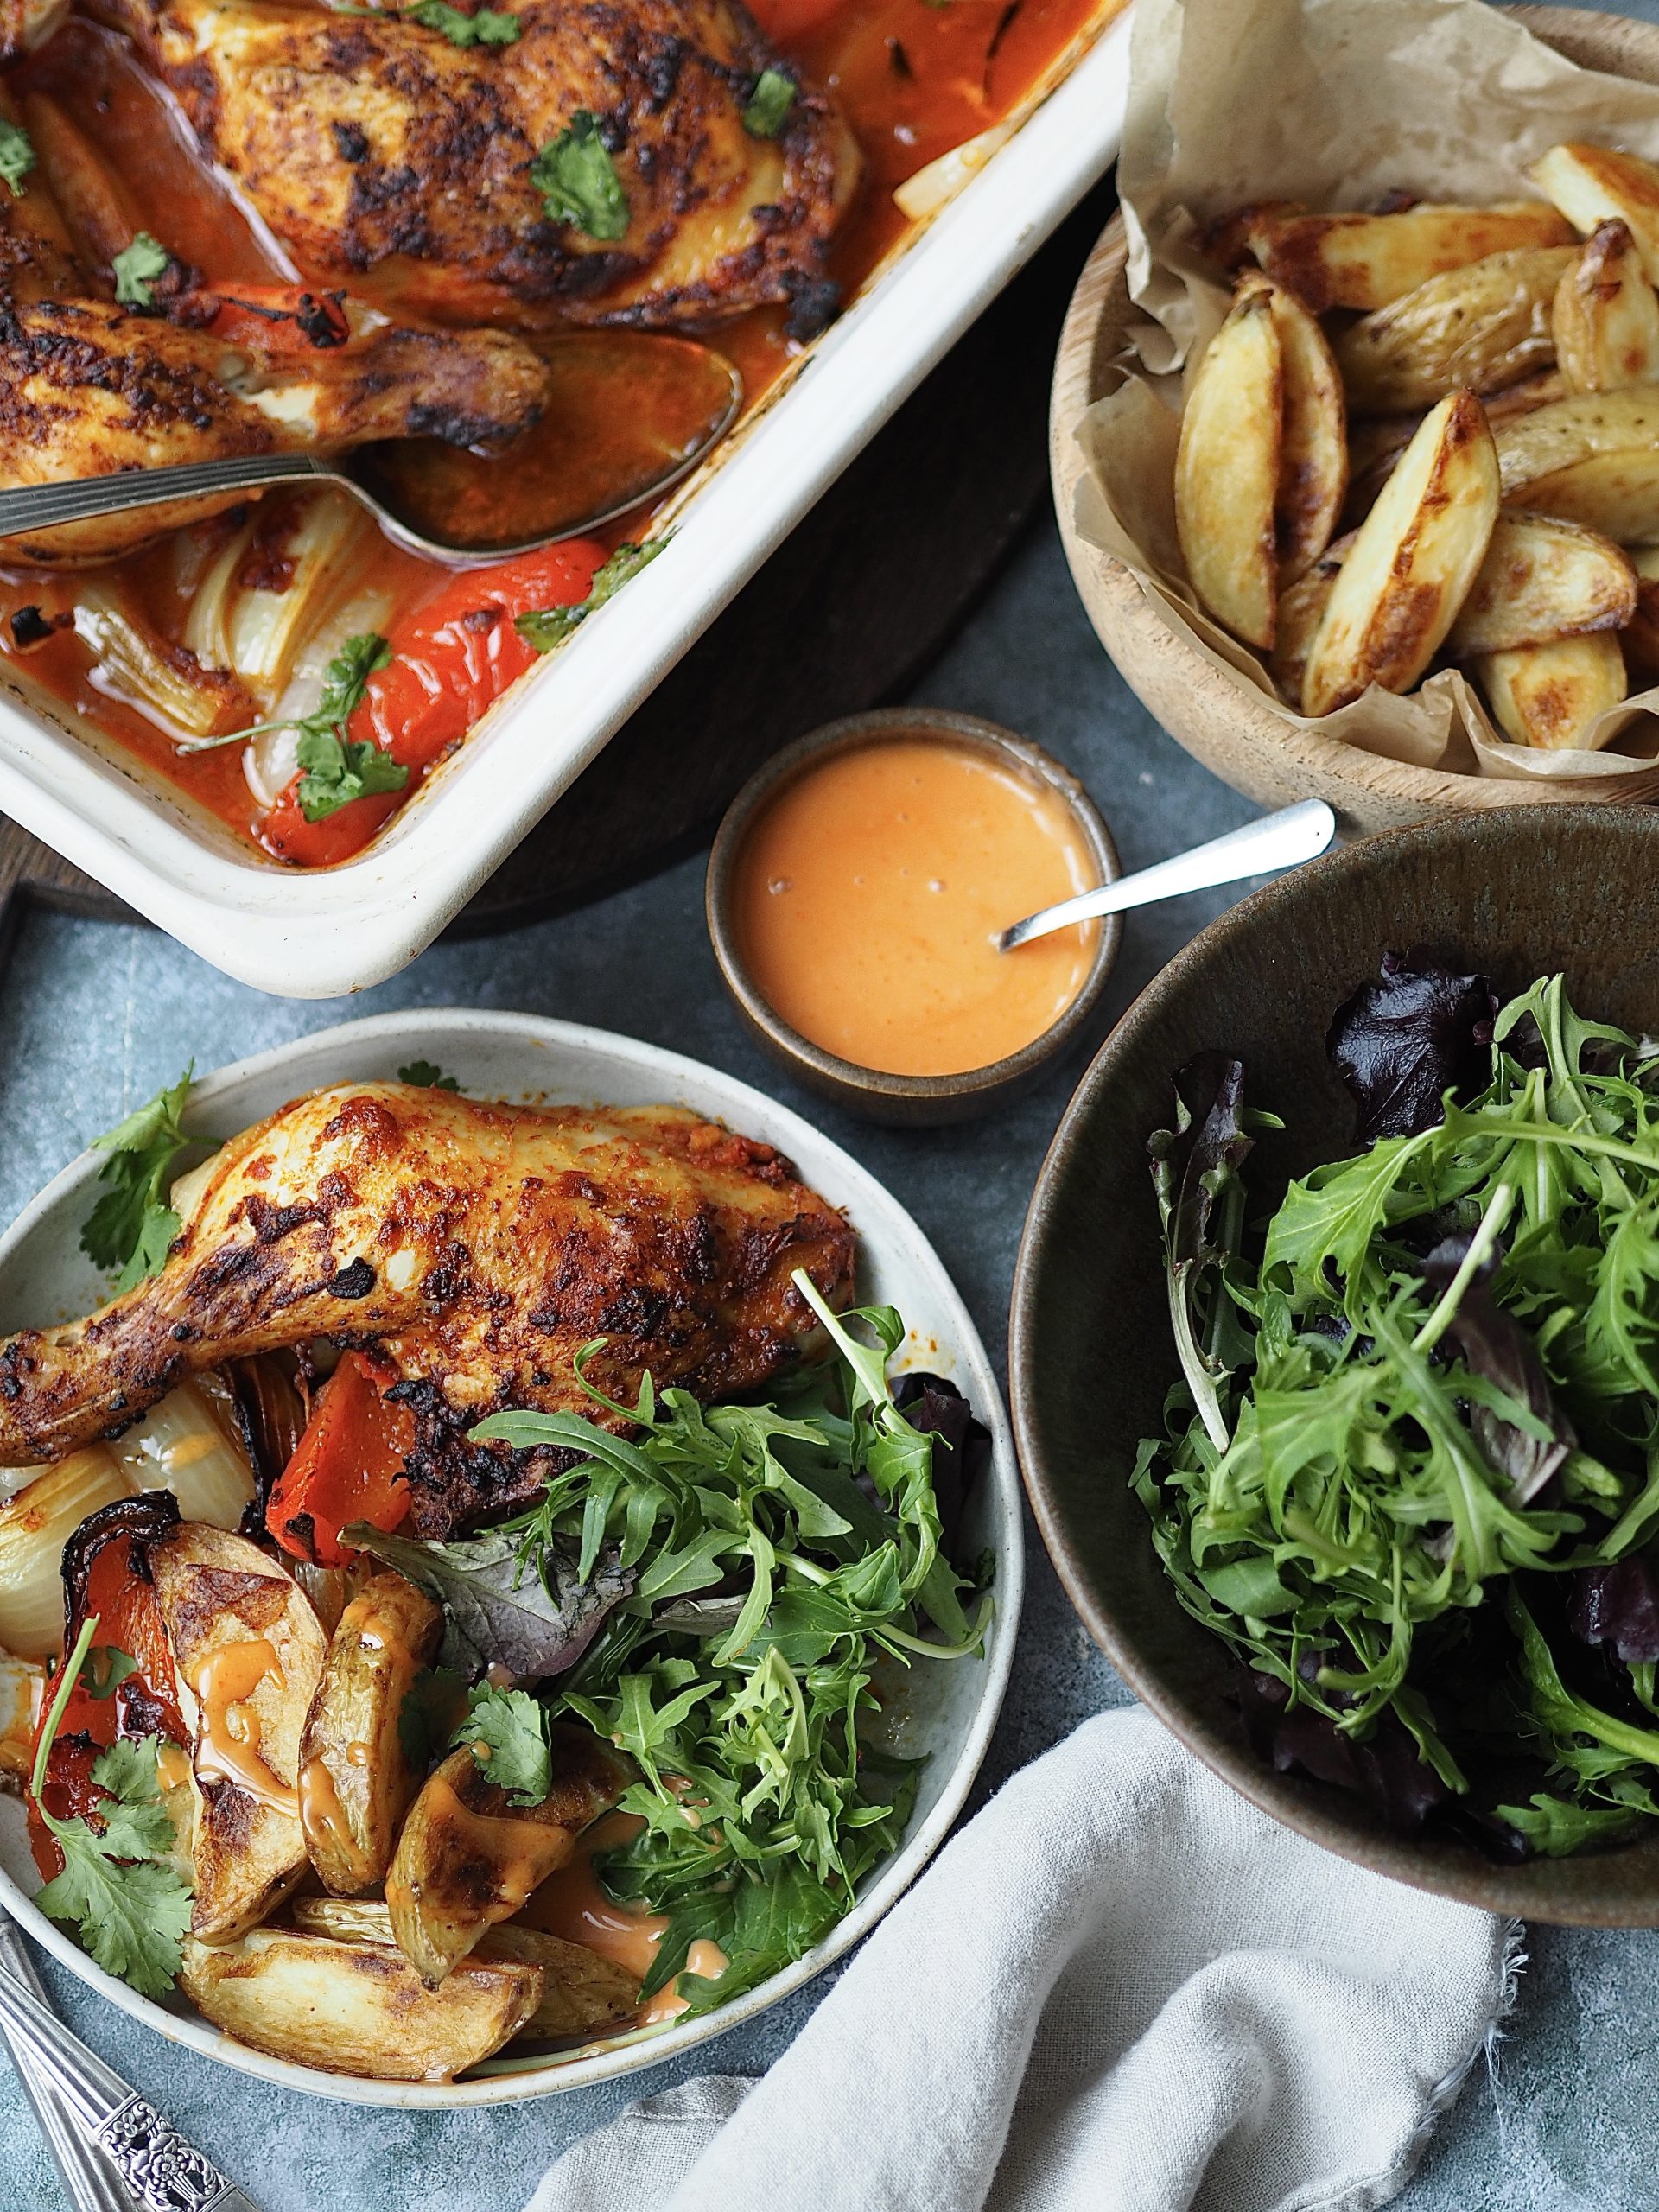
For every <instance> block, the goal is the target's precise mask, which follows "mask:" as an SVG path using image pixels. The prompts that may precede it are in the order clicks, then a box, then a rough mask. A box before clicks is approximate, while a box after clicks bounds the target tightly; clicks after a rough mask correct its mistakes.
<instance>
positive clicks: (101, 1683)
mask: <svg viewBox="0 0 1659 2212" xmlns="http://www.w3.org/2000/svg"><path fill="white" fill-rule="evenodd" d="M137 1671H138V1662H137V1660H136V1659H135V1658H134V1657H133V1656H132V1654H131V1653H130V1651H123V1650H121V1649H119V1648H118V1646H117V1645H115V1644H113V1643H95V1644H93V1645H92V1648H91V1649H90V1650H89V1651H88V1652H87V1654H86V1665H85V1666H84V1667H83V1668H82V1669H81V1682H82V1686H83V1687H84V1688H85V1689H86V1694H87V1695H88V1696H89V1697H92V1698H96V1699H97V1700H98V1701H99V1704H102V1703H103V1701H104V1700H105V1698H111V1697H113V1696H114V1695H115V1693H116V1688H117V1686H118V1684H119V1683H122V1682H124V1681H126V1679H127V1676H128V1675H136V1674H137Z"/></svg>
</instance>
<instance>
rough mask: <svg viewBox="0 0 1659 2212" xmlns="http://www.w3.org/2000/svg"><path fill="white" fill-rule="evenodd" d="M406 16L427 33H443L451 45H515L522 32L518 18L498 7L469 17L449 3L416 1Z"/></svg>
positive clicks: (479, 11)
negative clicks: (520, 31)
mask: <svg viewBox="0 0 1659 2212" xmlns="http://www.w3.org/2000/svg"><path fill="white" fill-rule="evenodd" d="M404 18H405V20H406V21H407V22H411V23H418V24H419V25H420V26H421V29H423V30H428V31H439V32H442V35H443V36H444V37H445V38H447V39H448V41H449V43H450V45H451V46H512V44H513V43H514V41H516V40H517V38H518V33H519V29H520V25H519V22H518V16H513V15H507V14H504V13H503V12H502V10H499V9H497V8H478V9H475V10H474V12H473V13H472V14H471V15H470V16H469V15H468V14H467V11H466V10H465V9H464V8H453V7H451V6H450V4H449V0H416V4H415V5H414V6H413V7H412V8H407V9H405V10H404Z"/></svg>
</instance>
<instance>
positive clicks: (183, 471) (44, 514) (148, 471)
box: [0, 453, 338, 537]
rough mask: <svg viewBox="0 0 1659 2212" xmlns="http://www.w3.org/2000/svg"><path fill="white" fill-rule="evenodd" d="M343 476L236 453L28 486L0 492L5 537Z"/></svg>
mask: <svg viewBox="0 0 1659 2212" xmlns="http://www.w3.org/2000/svg"><path fill="white" fill-rule="evenodd" d="M337 474H338V472H337V471H336V470H335V469H334V467H333V466H332V465H331V464H330V463H329V462H327V461H319V460H317V459H316V457H315V454H308V453H265V454H232V455H231V456H230V457H229V458H228V459H227V460H224V461H186V462H184V463H183V464H182V465H181V466H180V467H176V468H130V469H126V470H124V471H123V472H122V473H121V474H118V475H114V476H78V477H75V478H73V480H71V481H69V482H68V483H65V484H25V485H22V486H20V487H19V488H18V489H16V490H15V491H10V492H0V537H22V536H24V535H25V534H27V533H28V532H29V531H36V530H53V529H55V528H56V527H57V525H58V524H60V523H67V522H92V521H93V520H95V519H96V518H97V517H98V516H99V515H118V514H124V513H125V512H127V510H128V509H129V508H131V507H155V506H160V505H162V504H163V503H164V502H165V501H167V500H168V499H194V498H196V497H197V496H198V495H199V494H200V493H207V492H251V491H253V490H255V489H256V488H257V486H260V485H262V484H285V483H287V482H288V481H289V479H290V478H293V477H296V476H310V477H318V476H321V477H323V478H326V479H328V480H333V479H334V477H335V476H336V475H337Z"/></svg>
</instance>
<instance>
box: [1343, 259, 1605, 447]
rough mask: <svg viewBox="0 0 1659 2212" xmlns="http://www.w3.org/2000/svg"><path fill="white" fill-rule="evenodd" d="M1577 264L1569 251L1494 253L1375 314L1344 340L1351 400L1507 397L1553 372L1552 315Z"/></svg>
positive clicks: (1400, 403) (1378, 408)
mask: <svg viewBox="0 0 1659 2212" xmlns="http://www.w3.org/2000/svg"><path fill="white" fill-rule="evenodd" d="M1576 258H1577V257H1576V255H1575V254H1574V252H1573V249H1572V248H1571V247H1570V246H1549V245H1533V246H1516V247H1514V248H1512V249H1511V250H1510V251H1509V252H1507V253H1489V254H1487V255H1486V256H1485V257H1484V259H1482V260H1480V261H1471V263H1470V264H1469V265H1468V266H1467V267H1466V268H1464V269H1449V270H1446V271H1445V273H1444V274H1443V275H1441V276H1439V277H1430V278H1429V279H1428V281H1427V283H1423V284H1419V285H1418V286H1417V288H1416V289H1415V290H1414V291H1411V292H1408V293H1407V294H1406V295H1405V296H1404V297H1403V298H1402V299H1398V300H1395V302H1393V304H1392V305H1391V306H1389V307H1386V308H1378V309H1377V310H1376V313H1375V314H1374V315H1366V316H1365V317H1364V318H1363V320H1362V321H1359V322H1357V323H1355V324H1353V325H1352V326H1351V327H1350V328H1349V329H1347V330H1345V331H1344V333H1343V334H1342V336H1341V337H1340V338H1339V339H1338V340H1337V347H1336V354H1337V363H1338V367H1339V368H1340V369H1341V371H1342V377H1343V382H1344V385H1346V386H1347V390H1348V400H1349V404H1350V405H1351V406H1352V407H1355V408H1357V409H1358V410H1360V411H1361V412H1363V413H1365V414H1373V415H1390V414H1395V413H1404V412H1405V411H1406V410H1408V409H1409V408H1414V407H1432V406H1433V404H1434V402H1435V401H1436V400H1437V399H1444V398H1445V397H1446V393H1447V392H1449V391H1477V392H1488V391H1503V389H1504V388H1505V387H1506V386H1507V385H1512V384H1518V383H1519V382H1520V381H1521V379H1522V378H1523V377H1526V376H1530V375H1532V374H1533V373H1534V372H1535V371H1536V370H1539V369H1547V368H1548V367H1549V366H1550V365H1551V363H1552V362H1553V361H1554V354H1555V340H1554V336H1553V334H1552V332H1551V328H1550V315H1551V310H1552V308H1553V307H1554V302H1555V296H1556V291H1557V289H1558V288H1559V286H1560V283H1561V281H1562V279H1563V277H1566V276H1567V274H1568V273H1569V271H1570V270H1571V269H1572V267H1573V263H1574V261H1575V259H1576Z"/></svg>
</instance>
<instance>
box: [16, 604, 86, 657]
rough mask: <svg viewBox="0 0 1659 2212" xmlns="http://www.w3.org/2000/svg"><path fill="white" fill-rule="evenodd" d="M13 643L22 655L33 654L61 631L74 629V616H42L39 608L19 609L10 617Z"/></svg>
mask: <svg viewBox="0 0 1659 2212" xmlns="http://www.w3.org/2000/svg"><path fill="white" fill-rule="evenodd" d="M74 620H75V618H74V616H73V614H53V615H49V616H48V615H45V614H42V613H41V610H40V608H39V607H17V608H16V610H15V611H14V612H13V613H12V615H11V616H10V627H11V642H12V644H13V645H15V646H16V648H17V651H18V652H20V653H27V652H33V651H34V650H35V647H36V646H37V645H44V644H45V643H46V641H47V639H48V638H50V637H53V636H54V635H55V634H56V632H58V631H60V630H68V629H73V626H74Z"/></svg>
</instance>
